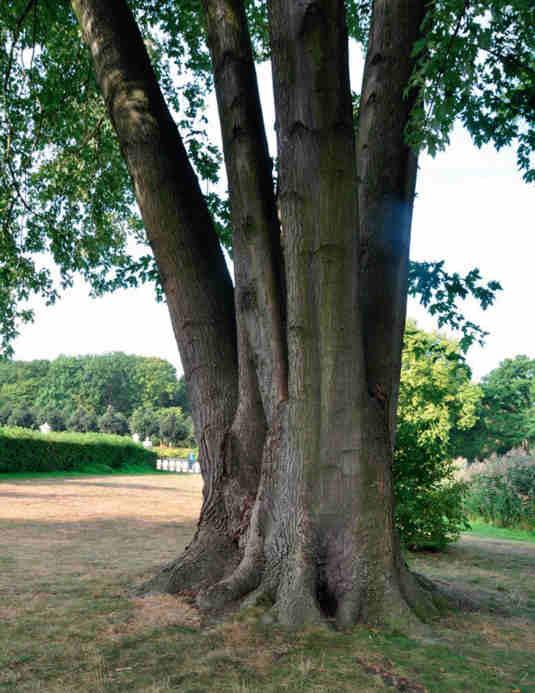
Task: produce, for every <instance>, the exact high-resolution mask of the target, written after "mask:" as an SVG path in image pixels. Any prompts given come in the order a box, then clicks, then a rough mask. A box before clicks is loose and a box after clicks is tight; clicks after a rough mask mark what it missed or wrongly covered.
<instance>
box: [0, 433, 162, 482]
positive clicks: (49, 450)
mask: <svg viewBox="0 0 535 693" xmlns="http://www.w3.org/2000/svg"><path fill="white" fill-rule="evenodd" d="M156 459H157V456H156V454H155V453H154V452H152V451H151V450H146V449H145V448H143V447H142V446H141V445H136V444H135V443H134V442H133V441H131V440H130V439H128V438H123V437H120V436H113V435H102V434H99V433H47V434H42V433H37V432H33V431H28V430H26V429H21V428H0V473H7V472H56V471H84V469H85V468H87V467H88V466H93V467H94V466H96V465H98V466H101V467H102V468H103V469H104V468H107V469H120V468H121V467H124V466H149V465H150V466H151V467H155V466H156Z"/></svg>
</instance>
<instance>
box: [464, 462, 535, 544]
mask: <svg viewBox="0 0 535 693" xmlns="http://www.w3.org/2000/svg"><path fill="white" fill-rule="evenodd" d="M459 476H460V477H461V478H463V479H464V480H466V481H468V483H469V493H468V495H467V499H466V504H467V510H468V513H469V514H470V516H471V517H474V518H481V519H482V520H484V521H485V522H487V523H489V524H491V525H494V526H496V527H510V528H516V529H523V530H528V531H533V530H535V453H533V452H532V453H530V452H528V451H522V450H512V451H511V452H510V453H508V454H506V455H503V456H502V457H493V458H491V459H489V460H484V461H483V462H478V463H475V464H472V465H466V466H465V467H464V468H462V469H461V470H460V472H459Z"/></svg>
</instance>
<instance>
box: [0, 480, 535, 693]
mask: <svg viewBox="0 0 535 693" xmlns="http://www.w3.org/2000/svg"><path fill="white" fill-rule="evenodd" d="M200 493H201V481H200V477H197V476H193V475H175V474H158V475H156V474H155V475H142V476H113V477H110V476H108V477H105V476H103V477H76V478H54V479H50V478H48V479H42V480H34V479H32V480H24V481H10V480H7V481H0V690H6V691H73V692H78V691H91V692H92V691H126V690H129V691H153V692H154V693H158V692H160V691H184V692H187V691H212V690H219V691H236V692H238V691H241V692H242V693H247V692H255V693H256V691H273V692H276V691H277V692H278V691H318V692H319V691H321V692H322V693H323V692H324V691H333V693H334V692H337V691H374V690H385V689H388V690H400V691H401V690H405V691H424V690H429V691H439V692H442V691H465V690H472V691H510V692H511V691H521V692H522V693H527V692H528V691H535V544H531V545H530V544H523V543H521V542H503V541H496V540H486V539H480V538H474V537H470V536H466V537H464V538H463V539H462V541H461V542H460V543H459V544H458V545H457V546H455V547H452V548H450V549H449V550H448V551H447V552H446V553H444V554H427V555H419V556H413V557H411V561H412V563H413V566H414V567H415V568H416V569H417V570H419V571H420V572H423V573H425V574H427V575H428V576H429V577H431V578H433V579H434V580H436V581H438V582H440V583H442V584H443V585H445V586H451V585H457V586H458V587H459V586H460V588H461V589H462V591H463V593H464V594H466V595H467V596H468V597H470V598H473V599H474V600H477V601H479V603H481V604H483V605H484V608H483V609H482V610H480V611H478V612H472V613H467V612H460V611H457V612H455V611H454V612H451V613H449V614H447V615H445V616H444V618H442V619H441V620H440V621H438V622H436V623H434V624H433V626H432V627H431V628H430V629H429V630H428V632H427V633H426V634H425V636H424V637H422V638H419V639H418V640H414V639H410V638H408V637H406V636H404V635H402V634H396V633H383V632H380V631H377V630H374V629H369V628H364V627H359V628H355V629H354V630H353V631H352V632H351V633H335V632H333V631H330V630H327V629H316V630H310V631H307V632H305V633H300V634H289V633H287V632H284V631H282V630H278V629H276V628H274V627H273V626H268V625H262V622H261V620H259V618H258V614H257V613H246V614H242V615H240V616H238V617H237V618H236V619H234V620H232V621H228V622H226V623H225V624H223V625H220V626H218V627H211V628H204V629H202V628H201V627H200V625H199V619H198V616H197V613H196V611H195V609H194V608H192V606H191V605H190V604H188V603H187V602H186V601H184V600H178V599H175V598H172V597H168V596H151V597H148V598H145V599H141V598H138V597H132V596H130V595H131V592H130V587H131V586H132V585H135V584H137V583H139V582H141V581H142V580H143V579H144V578H145V577H147V576H149V575H150V574H152V573H153V572H154V571H155V570H156V569H157V567H158V565H160V564H162V563H164V562H166V561H168V560H170V559H171V558H173V557H174V556H175V555H176V554H177V553H178V551H180V549H181V548H182V547H183V546H184V545H185V544H186V543H187V541H188V539H189V538H190V537H191V535H192V532H193V530H194V523H195V519H196V516H197V513H198V511H199V507H200Z"/></svg>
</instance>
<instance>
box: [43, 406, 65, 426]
mask: <svg viewBox="0 0 535 693" xmlns="http://www.w3.org/2000/svg"><path fill="white" fill-rule="evenodd" d="M38 421H39V424H44V423H47V424H48V425H49V426H50V428H51V429H52V430H53V431H64V430H65V429H66V428H67V425H66V422H65V416H64V414H63V412H62V411H61V410H59V409H53V408H49V409H45V410H44V411H41V412H40V413H39V416H38Z"/></svg>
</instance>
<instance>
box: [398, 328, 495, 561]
mask: <svg viewBox="0 0 535 693" xmlns="http://www.w3.org/2000/svg"><path fill="white" fill-rule="evenodd" d="M470 377H471V373H470V369H469V368H468V366H467V365H466V362H465V360H464V358H463V356H462V354H461V352H460V349H459V345H458V344H457V343H455V342H453V341H451V340H448V339H446V338H445V337H443V336H441V335H438V334H428V333H426V332H423V331H422V330H419V329H417V327H416V325H415V324H414V323H413V322H410V321H409V323H408V324H407V328H406V330H405V339H404V349H403V361H402V368H401V384H400V394H399V405H398V426H397V436H396V449H395V452H394V467H393V471H394V486H395V491H396V524H397V526H398V528H399V530H400V534H401V538H402V540H403V542H404V543H405V544H406V545H408V546H410V547H411V548H436V549H441V548H443V547H444V546H445V545H446V544H447V543H448V542H450V541H454V540H455V539H457V538H458V536H459V532H460V531H461V530H462V529H464V528H465V527H466V518H465V515H464V510H463V497H464V495H465V491H466V489H465V485H464V484H463V483H461V482H458V481H456V479H455V476H454V472H455V466H454V463H453V461H452V457H453V455H454V453H455V434H456V433H458V432H459V431H461V432H464V431H471V430H472V429H473V427H474V425H475V424H476V421H477V409H478V405H479V402H480V399H481V389H480V388H479V387H478V386H477V385H474V384H472V383H471V382H470Z"/></svg>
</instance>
